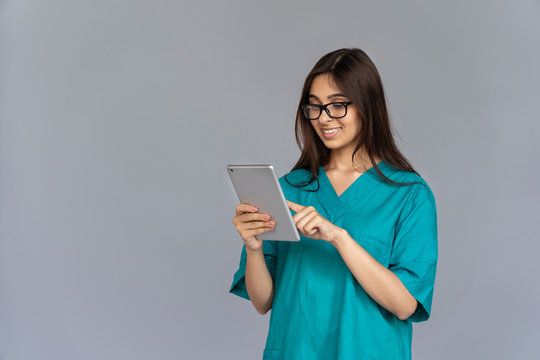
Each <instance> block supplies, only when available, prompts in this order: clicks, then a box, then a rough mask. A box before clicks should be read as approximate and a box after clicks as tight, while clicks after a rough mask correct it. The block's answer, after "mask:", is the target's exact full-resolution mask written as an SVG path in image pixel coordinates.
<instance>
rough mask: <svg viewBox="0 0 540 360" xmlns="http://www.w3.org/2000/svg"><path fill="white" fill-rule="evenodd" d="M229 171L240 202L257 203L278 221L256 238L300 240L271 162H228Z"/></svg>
mask: <svg viewBox="0 0 540 360" xmlns="http://www.w3.org/2000/svg"><path fill="white" fill-rule="evenodd" d="M227 172H228V173H229V176H230V177H231V181H232V183H233V186H234V189H235V190H236V195H238V199H239V200H240V203H242V204H249V205H253V206H255V207H257V209H259V212H260V213H264V214H269V215H270V217H271V220H274V221H275V222H276V225H275V226H274V229H272V230H270V231H267V232H264V233H262V234H259V235H255V238H256V239H257V240H279V241H299V240H300V235H298V231H297V230H296V225H295V224H294V221H293V218H292V216H291V211H290V210H289V207H288V206H287V202H286V201H285V196H283V191H282V190H281V186H280V185H279V181H278V178H277V177H276V173H275V172H274V167H273V166H272V165H228V166H227Z"/></svg>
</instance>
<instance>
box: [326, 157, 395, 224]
mask: <svg viewBox="0 0 540 360" xmlns="http://www.w3.org/2000/svg"><path fill="white" fill-rule="evenodd" d="M377 166H378V167H379V169H380V170H381V171H383V172H384V170H385V169H386V168H387V166H388V164H386V162H385V161H384V160H382V161H381V162H379V163H378V164H377ZM371 174H373V175H374V176H377V173H376V170H375V167H373V166H372V167H370V168H369V169H368V170H366V171H365V172H363V173H362V174H360V176H359V177H357V178H356V179H355V180H354V181H353V182H352V184H350V185H349V187H347V189H345V191H343V192H342V193H341V195H339V196H338V194H337V193H336V190H335V189H334V186H333V185H332V183H331V182H330V179H329V178H328V175H326V171H325V170H324V168H323V167H322V166H320V167H319V181H320V182H321V184H320V185H321V186H320V189H319V191H318V197H319V201H320V203H321V205H322V206H323V207H324V208H325V210H326V212H327V213H331V214H332V215H334V216H340V215H341V214H342V213H343V212H344V211H345V210H346V205H347V198H348V197H349V194H350V193H351V192H353V191H354V189H355V188H356V187H358V186H360V185H361V183H365V182H366V181H368V180H369V178H370V177H371V176H370V175H371Z"/></svg>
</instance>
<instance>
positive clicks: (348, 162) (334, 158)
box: [325, 148, 380, 172]
mask: <svg viewBox="0 0 540 360" xmlns="http://www.w3.org/2000/svg"><path fill="white" fill-rule="evenodd" d="M353 152H354V148H349V149H346V148H345V149H333V150H331V151H330V161H329V162H328V164H327V165H326V166H325V168H326V170H337V171H360V172H364V171H366V170H367V169H369V168H371V166H372V164H371V160H370V159H369V156H368V154H367V153H366V152H365V150H364V149H363V148H361V149H360V150H358V151H357V152H356V154H355V156H354V163H353V160H352V154H353ZM375 161H376V162H379V161H380V159H379V158H377V157H375Z"/></svg>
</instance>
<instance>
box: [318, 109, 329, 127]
mask: <svg viewBox="0 0 540 360" xmlns="http://www.w3.org/2000/svg"><path fill="white" fill-rule="evenodd" d="M326 111H327V110H326V109H324V110H323V111H321V116H319V119H318V120H319V122H320V123H321V124H326V123H328V122H330V121H332V118H331V117H330V116H328V113H327V112H326Z"/></svg>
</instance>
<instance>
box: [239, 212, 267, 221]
mask: <svg viewBox="0 0 540 360" xmlns="http://www.w3.org/2000/svg"><path fill="white" fill-rule="evenodd" d="M237 218H238V220H240V222H249V221H257V220H266V221H268V220H270V215H268V214H262V213H244V214H241V215H238V216H237Z"/></svg>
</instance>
